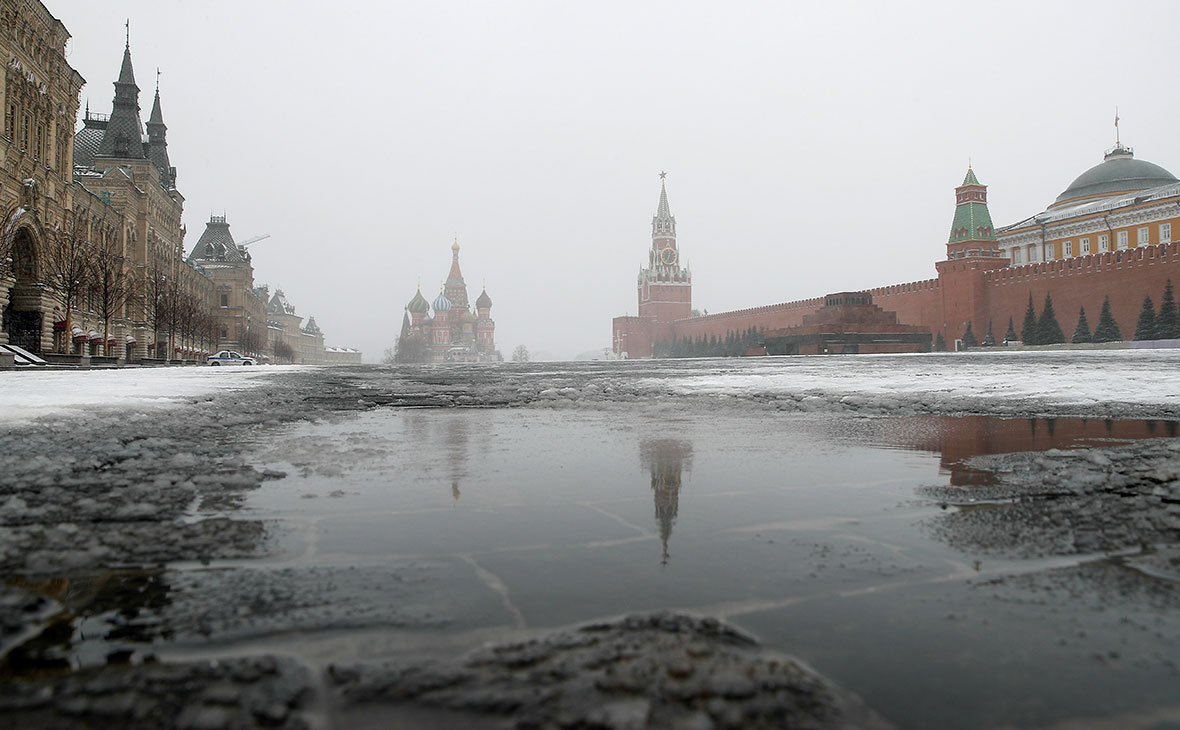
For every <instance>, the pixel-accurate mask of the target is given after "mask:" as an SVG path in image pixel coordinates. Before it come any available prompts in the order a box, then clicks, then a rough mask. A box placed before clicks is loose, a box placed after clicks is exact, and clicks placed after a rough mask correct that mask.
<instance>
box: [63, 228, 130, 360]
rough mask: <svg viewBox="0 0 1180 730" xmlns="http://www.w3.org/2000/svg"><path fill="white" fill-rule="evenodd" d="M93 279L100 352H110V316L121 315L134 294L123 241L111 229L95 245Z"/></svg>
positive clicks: (117, 316) (124, 312)
mask: <svg viewBox="0 0 1180 730" xmlns="http://www.w3.org/2000/svg"><path fill="white" fill-rule="evenodd" d="M92 281H93V284H94V294H95V310H96V311H97V313H98V316H99V317H101V318H102V327H103V332H102V342H103V352H104V353H106V354H107V355H110V354H111V353H110V341H111V320H113V319H118V318H121V317H124V316H125V315H126V312H127V306H128V305H129V304H131V303H132V302H133V301H134V300H135V299H136V298H137V292H136V289H135V282H134V280H132V278H131V276H130V272H129V271H128V270H127V259H126V258H124V256H123V246H122V242H121V241H120V240H119V238H118V236H117V234H115V233H114V232H113V231H112V232H109V233H108V235H105V236H103V237H102V240H101V241H100V242H99V243H98V245H96V246H95V248H94V262H93V272H92ZM67 326H68V325H67Z"/></svg>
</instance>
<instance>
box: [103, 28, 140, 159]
mask: <svg viewBox="0 0 1180 730" xmlns="http://www.w3.org/2000/svg"><path fill="white" fill-rule="evenodd" d="M97 156H98V157H121V158H129V157H130V158H139V159H142V158H143V157H145V154H144V145H143V121H142V120H141V119H140V116H139V86H137V85H136V83H135V69H134V67H133V66H132V64H131V21H130V20H128V21H127V36H126V43H125V44H124V46H123V64H122V65H121V66H120V67H119V79H118V80H117V81H116V82H115V98H114V101H113V102H112V104H111V116H110V120H109V121H108V122H107V129H106V132H105V133H104V134H103V137H102V142H101V143H100V144H99V146H98V153H97Z"/></svg>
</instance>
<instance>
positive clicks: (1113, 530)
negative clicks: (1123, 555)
mask: <svg viewBox="0 0 1180 730" xmlns="http://www.w3.org/2000/svg"><path fill="white" fill-rule="evenodd" d="M967 463H968V464H969V465H970V466H971V467H972V468H977V469H981V470H986V471H989V472H992V473H994V474H995V475H996V479H995V483H993V484H989V485H985V486H967V487H954V486H944V487H928V488H924V489H922V490H921V493H922V494H923V495H925V496H927V497H930V498H932V499H936V500H939V501H941V502H943V503H944V504H946V505H948V506H953V507H954V509H951V510H948V511H947V513H946V514H944V515H941V516H939V517H937V518H935V519H933V520H931V521H930V526H931V528H932V530H933V533H934V534H935V536H937V537H938V538H940V539H942V540H945V541H946V542H948V543H949V544H951V545H952V546H954V547H956V548H959V549H962V550H970V551H977V552H983V553H986V554H1001V555H1012V556H1021V557H1038V556H1046V555H1073V554H1079V553H1082V554H1084V553H1093V552H1102V551H1120V550H1128V549H1137V548H1139V547H1140V546H1142V545H1172V546H1176V545H1177V542H1178V541H1180V440H1177V439H1153V440H1149V441H1140V442H1136V443H1132V444H1126V445H1122V446H1114V447H1106V448H1097V449H1086V450H1077V451H1058V450H1051V451H1047V452H1044V453H1021V454H1002V455H995V456H983V457H978V458H975V459H971V460H969V461H968V462H967Z"/></svg>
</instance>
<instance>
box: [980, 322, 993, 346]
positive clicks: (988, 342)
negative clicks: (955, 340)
mask: <svg viewBox="0 0 1180 730" xmlns="http://www.w3.org/2000/svg"><path fill="white" fill-rule="evenodd" d="M979 344H980V346H981V347H995V346H996V336H995V335H993V334H992V321H991V320H990V319H989V320H988V321H987V334H986V335H984V336H983V341H982V342H980V343H979Z"/></svg>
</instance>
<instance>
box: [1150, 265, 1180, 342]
mask: <svg viewBox="0 0 1180 730" xmlns="http://www.w3.org/2000/svg"><path fill="white" fill-rule="evenodd" d="M1155 334H1156V339H1157V340H1175V339H1177V338H1180V313H1177V311H1176V295H1175V294H1173V293H1172V280H1171V279H1168V283H1167V285H1166V286H1164V298H1163V299H1161V300H1160V311H1159V314H1157V315H1156V317H1155Z"/></svg>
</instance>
